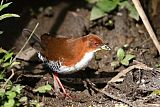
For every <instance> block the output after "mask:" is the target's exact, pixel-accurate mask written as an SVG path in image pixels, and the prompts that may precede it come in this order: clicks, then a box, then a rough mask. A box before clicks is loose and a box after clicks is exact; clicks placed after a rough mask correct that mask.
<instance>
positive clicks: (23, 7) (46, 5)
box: [0, 0, 160, 107]
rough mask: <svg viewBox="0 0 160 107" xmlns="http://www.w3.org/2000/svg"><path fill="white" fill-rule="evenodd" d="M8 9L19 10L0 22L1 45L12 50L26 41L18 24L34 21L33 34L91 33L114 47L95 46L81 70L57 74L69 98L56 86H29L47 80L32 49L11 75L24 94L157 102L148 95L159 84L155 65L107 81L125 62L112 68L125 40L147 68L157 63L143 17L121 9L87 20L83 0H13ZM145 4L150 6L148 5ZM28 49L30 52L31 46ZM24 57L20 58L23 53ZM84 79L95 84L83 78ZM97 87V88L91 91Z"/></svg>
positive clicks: (110, 102)
mask: <svg viewBox="0 0 160 107" xmlns="http://www.w3.org/2000/svg"><path fill="white" fill-rule="evenodd" d="M144 7H146V5H144ZM11 9H12V10H7V11H11V12H14V13H17V14H19V15H20V16H21V17H20V18H16V19H15V18H12V19H6V20H4V21H2V23H0V25H1V27H2V28H1V30H2V31H4V33H3V36H1V38H0V45H1V46H2V47H3V48H4V49H10V48H14V50H15V52H18V51H19V50H20V49H21V47H22V46H23V44H24V43H25V39H24V37H23V36H22V35H21V33H22V30H23V29H24V28H28V29H30V30H33V28H34V27H35V25H36V23H37V22H39V26H38V28H37V30H36V32H35V33H36V34H37V35H42V34H44V33H50V34H51V35H52V36H58V35H62V36H66V37H75V36H76V37H80V36H84V35H86V34H88V33H93V34H97V35H99V36H100V37H102V38H103V40H104V41H105V42H106V43H107V44H108V45H109V46H110V47H111V48H112V51H110V52H106V51H101V52H98V53H97V54H96V57H97V58H98V59H99V60H96V58H95V59H93V60H92V61H91V63H90V65H89V66H88V67H87V68H86V69H85V70H83V71H82V72H78V73H75V74H71V75H65V76H64V75H60V79H61V81H62V83H63V85H64V86H65V88H66V90H67V92H68V93H70V95H71V97H72V99H69V98H66V99H65V98H64V97H63V95H58V96H57V95H56V94H55V93H54V91H51V92H49V93H46V94H40V95H38V94H37V93H34V92H33V89H35V88H37V87H39V86H42V85H44V84H46V83H47V79H46V77H47V73H48V72H47V71H48V69H47V68H44V67H42V64H41V63H39V61H38V59H37V57H36V55H34V56H31V58H29V61H22V65H21V69H19V70H17V73H16V74H15V77H14V80H13V81H15V83H20V84H23V85H25V86H26V87H25V89H24V96H27V97H28V98H30V99H38V100H39V101H40V102H42V103H43V104H44V107H113V106H115V105H116V104H126V103H127V104H130V103H131V104H130V106H133V107H154V106H155V107H158V106H156V105H154V104H160V97H159V96H158V95H155V96H154V95H151V92H152V91H153V90H156V89H160V80H159V78H160V73H159V72H157V71H156V69H154V70H144V69H136V68H135V69H132V70H131V71H129V72H128V73H127V74H126V76H124V77H123V78H124V80H123V81H122V82H116V83H110V84H107V82H108V81H109V80H110V79H111V78H113V77H114V76H115V75H116V74H117V73H118V72H121V71H122V70H123V69H126V68H127V67H126V66H123V65H121V66H120V67H117V68H115V69H114V68H113V67H111V62H112V61H115V60H117V58H116V51H117V49H118V48H120V47H123V46H124V45H125V44H128V47H127V48H126V49H125V50H126V51H127V52H128V53H132V54H134V55H136V58H135V60H137V61H139V62H141V63H143V64H146V65H147V66H148V67H151V68H156V64H159V63H160V57H159V54H158V52H157V50H156V48H155V46H154V44H153V42H152V40H151V39H150V37H149V35H148V33H147V31H146V30H145V28H144V26H143V23H142V22H141V21H138V22H137V21H135V20H133V19H131V18H130V17H128V12H127V11H126V10H119V11H118V12H115V13H112V14H110V15H109V16H106V17H104V18H101V19H98V20H96V21H94V22H90V21H89V15H90V9H91V5H89V4H87V3H86V2H84V1H83V0H63V1H58V0H57V1H54V0H39V1H35V0H34V1H31V0H16V1H14V3H13V5H12V6H11ZM159 9H160V8H159ZM146 10H148V11H149V10H150V8H149V9H146ZM157 12H160V11H157ZM146 13H149V12H146ZM119 14H121V15H119ZM158 17H159V16H156V17H155V16H154V17H153V16H151V15H150V16H149V19H150V20H151V22H152V25H153V27H154V29H155V31H156V33H157V37H158V39H159V34H160V32H159V25H160V24H159V22H160V21H159V19H160V18H158ZM108 19H111V20H112V21H113V22H114V25H113V26H109V25H106V22H107V20H108ZM28 47H29V46H28ZM27 53H29V54H32V53H31V52H30V51H29V52H28V51H27ZM25 57H27V55H26V56H25ZM25 57H24V59H27V58H25ZM132 65H134V63H133V62H131V63H130V65H129V67H130V66H132ZM87 79H89V80H90V82H92V83H93V84H95V86H92V85H91V84H89V83H88V82H86V80H87ZM49 83H51V84H53V80H52V79H51V80H50V81H49ZM95 87H96V89H98V90H96V91H95ZM100 90H103V92H107V93H109V94H110V95H113V97H109V96H107V95H105V94H104V93H101V92H99V91H100ZM115 97H118V98H117V99H116V98H115ZM119 106H120V105H118V106H117V107H119ZM159 106H160V105H159Z"/></svg>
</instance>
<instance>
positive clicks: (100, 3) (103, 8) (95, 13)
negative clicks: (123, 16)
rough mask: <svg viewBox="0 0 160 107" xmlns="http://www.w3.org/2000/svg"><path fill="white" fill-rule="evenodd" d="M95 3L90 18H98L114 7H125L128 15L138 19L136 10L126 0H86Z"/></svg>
mask: <svg viewBox="0 0 160 107" xmlns="http://www.w3.org/2000/svg"><path fill="white" fill-rule="evenodd" d="M86 1H88V2H89V3H91V4H93V3H94V4H95V5H94V6H93V8H92V10H91V16H90V20H96V19H99V18H101V17H103V16H105V15H106V14H108V13H110V12H112V11H114V10H115V9H116V8H121V9H122V8H125V9H127V10H128V11H129V16H130V17H131V18H134V19H135V20H139V15H138V12H137V11H136V9H135V7H134V6H133V5H132V4H131V3H129V1H128V0H86Z"/></svg>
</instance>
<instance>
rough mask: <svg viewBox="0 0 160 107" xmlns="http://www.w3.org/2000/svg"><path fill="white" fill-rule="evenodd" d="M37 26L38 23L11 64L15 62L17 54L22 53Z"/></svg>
mask: <svg viewBox="0 0 160 107" xmlns="http://www.w3.org/2000/svg"><path fill="white" fill-rule="evenodd" d="M38 25H39V23H37V24H36V26H35V28H34V29H33V31H32V33H31V34H30V36H29V38H28V39H27V41H26V42H25V44H24V45H23V47H22V48H21V50H20V51H19V52H18V53H17V55H16V56H15V57H14V59H13V60H12V62H14V61H15V60H16V58H17V57H18V56H19V54H20V53H21V52H22V51H23V49H24V48H25V46H26V45H27V43H28V42H29V40H30V39H31V37H32V36H33V34H34V32H35V30H36V29H37V27H38Z"/></svg>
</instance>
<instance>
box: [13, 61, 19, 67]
mask: <svg viewBox="0 0 160 107" xmlns="http://www.w3.org/2000/svg"><path fill="white" fill-rule="evenodd" d="M19 64H20V62H17V61H15V62H13V63H12V64H11V67H13V66H15V65H19Z"/></svg>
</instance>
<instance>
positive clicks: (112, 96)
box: [85, 79, 133, 107]
mask: <svg viewBox="0 0 160 107" xmlns="http://www.w3.org/2000/svg"><path fill="white" fill-rule="evenodd" d="M85 81H86V82H87V83H88V84H89V85H90V87H91V88H92V89H93V90H95V91H97V92H99V93H102V94H104V95H106V96H107V97H109V98H112V99H114V100H116V101H121V102H123V103H125V104H128V105H129V106H131V107H132V106H133V104H132V103H131V102H129V101H127V100H125V99H122V98H119V97H116V96H115V95H112V94H110V93H108V92H106V91H104V90H100V89H98V88H96V87H95V85H94V84H93V83H92V82H90V80H89V79H85ZM107 86H108V85H107ZM107 86H106V87H107Z"/></svg>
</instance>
